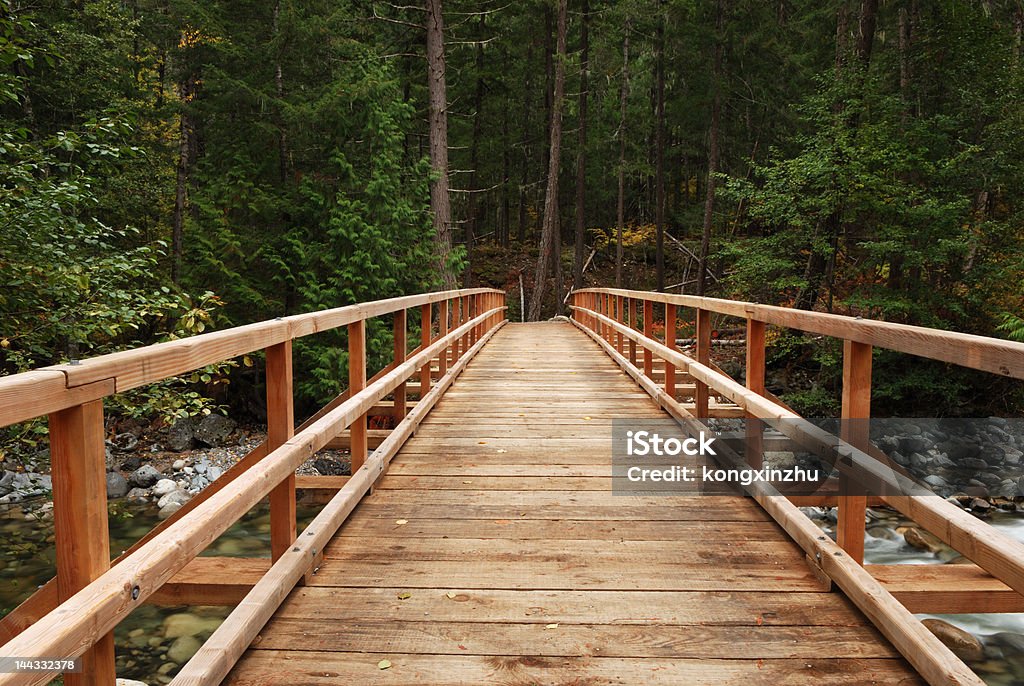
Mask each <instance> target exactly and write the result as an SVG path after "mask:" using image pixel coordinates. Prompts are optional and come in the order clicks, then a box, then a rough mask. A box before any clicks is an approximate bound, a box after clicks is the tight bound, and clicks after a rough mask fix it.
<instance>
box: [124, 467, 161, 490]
mask: <svg viewBox="0 0 1024 686" xmlns="http://www.w3.org/2000/svg"><path fill="white" fill-rule="evenodd" d="M162 476H163V474H161V473H160V472H158V471H157V470H156V468H154V467H152V466H151V465H148V464H147V465H143V466H141V467H139V468H138V469H136V470H135V471H134V472H132V476H131V478H130V479H128V481H129V482H131V483H132V484H133V485H135V486H138V487H139V488H149V487H150V486H152V485H153V484H155V483H156V482H157V481H159V480H160V478H161V477H162Z"/></svg>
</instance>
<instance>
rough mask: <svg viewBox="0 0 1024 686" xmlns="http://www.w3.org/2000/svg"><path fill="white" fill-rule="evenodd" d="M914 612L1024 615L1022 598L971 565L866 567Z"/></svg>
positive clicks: (1023, 600)
mask: <svg viewBox="0 0 1024 686" xmlns="http://www.w3.org/2000/svg"><path fill="white" fill-rule="evenodd" d="M865 569H867V570H868V571H869V572H870V573H871V575H872V576H874V577H875V578H876V579H878V580H879V581H880V582H882V585H884V586H885V588H886V589H887V590H888V591H889V592H890V593H892V594H893V596H895V598H896V599H897V600H899V601H900V602H901V603H903V605H905V606H906V608H907V609H908V610H910V611H911V612H914V613H929V614H961V613H977V612H1024V596H1022V595H1021V594H1019V593H1017V592H1016V591H1014V590H1013V589H1012V588H1010V587H1009V586H1007V585H1006V584H1004V583H1003V582H1001V581H999V580H998V579H996V578H995V577H993V576H992V575H991V574H989V573H988V572H986V571H985V570H983V569H981V568H980V567H978V566H977V565H972V564H955V565H950V564H946V565H922V564H915V565H867V567H865Z"/></svg>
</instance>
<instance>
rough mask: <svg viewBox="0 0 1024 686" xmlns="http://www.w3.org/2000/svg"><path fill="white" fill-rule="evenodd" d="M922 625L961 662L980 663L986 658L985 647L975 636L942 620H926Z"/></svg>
mask: <svg viewBox="0 0 1024 686" xmlns="http://www.w3.org/2000/svg"><path fill="white" fill-rule="evenodd" d="M921 623H922V624H924V625H925V626H926V627H927V628H928V631H930V632H932V633H933V634H935V637H936V638H937V639H939V640H940V641H942V643H943V644H944V645H945V646H946V647H947V648H949V649H950V650H952V651H953V654H954V655H956V656H957V657H958V658H960V659H961V660H964V661H965V662H978V661H979V660H981V659H982V658H984V657H985V647H984V646H983V645H982V644H981V641H979V640H978V639H977V637H975V636H974V635H973V634H971V633H968V632H966V631H964V630H963V629H961V628H959V627H956V626H953V625H952V624H950V623H949V622H944V621H943V620H941V619H925V620H922V622H921Z"/></svg>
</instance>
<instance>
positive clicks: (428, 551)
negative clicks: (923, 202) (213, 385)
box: [0, 289, 1024, 686]
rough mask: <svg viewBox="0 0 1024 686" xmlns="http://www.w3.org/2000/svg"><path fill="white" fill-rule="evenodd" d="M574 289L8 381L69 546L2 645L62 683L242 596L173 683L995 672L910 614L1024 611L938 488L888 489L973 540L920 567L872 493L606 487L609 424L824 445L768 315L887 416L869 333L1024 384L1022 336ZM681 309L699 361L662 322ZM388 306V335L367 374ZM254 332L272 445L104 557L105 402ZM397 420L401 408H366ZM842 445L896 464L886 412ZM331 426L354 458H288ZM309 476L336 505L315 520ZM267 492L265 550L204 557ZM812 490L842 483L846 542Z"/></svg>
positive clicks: (436, 299) (831, 499)
mask: <svg viewBox="0 0 1024 686" xmlns="http://www.w3.org/2000/svg"><path fill="white" fill-rule="evenodd" d="M410 310H411V311H414V312H415V311H416V310H418V314H419V319H420V326H419V330H420V332H421V338H420V340H419V342H418V345H416V346H411V345H410V343H411V341H409V340H408V331H409V328H410V327H409V321H408V319H409V317H408V314H407V313H408V311H410ZM572 310H573V317H572V320H571V321H553V322H545V323H538V324H511V323H507V322H505V321H504V294H503V293H501V292H500V291H493V290H488V289H474V290H465V291H451V292H443V293H432V294H425V295H417V296H410V297H405V298H398V299H393V300H385V301H378V302H373V303H366V304H362V305H357V306H353V307H345V308H339V309H337V310H330V311H325V312H317V313H310V314H305V315H298V316H293V317H286V318H282V319H279V320H274V321H269V322H263V323H260V324H254V325H250V326H245V327H239V328H236V329H230V330H226V331H222V332H216V333H211V334H206V335H202V336H197V337H194V338H190V339H186V340H182V341H175V342H172V343H165V344H160V345H156V346H151V347H149V348H143V349H138V350H133V351H128V352H124V353H117V354H114V355H108V356H104V357H99V358H95V359H91V360H83V361H80V362H76V363H72V364H68V365H61V366H56V367H50V368H46V369H40V370H37V371H33V372H28V373H26V374H20V375H17V376H12V377H6V378H4V379H0V425H9V424H13V423H16V422H21V421H25V420H27V419H31V418H34V417H37V416H41V415H49V422H50V434H51V442H52V444H51V452H52V458H53V483H54V512H55V527H56V547H57V576H56V578H55V580H54V581H52V582H51V583H49V584H47V585H45V586H43V587H42V588H41V589H40V590H39V591H38V592H37V593H36V594H35V595H33V596H32V597H31V598H29V599H28V600H26V601H25V602H24V603H23V604H22V605H21V606H20V607H19V608H17V609H15V610H14V611H13V612H11V613H10V614H8V615H7V616H6V617H5V618H3V619H2V620H0V657H4V656H7V657H13V656H17V657H22V658H28V659H54V658H69V657H80V658H81V663H82V665H83V671H82V672H81V673H78V674H71V673H68V674H65V677H64V680H65V683H67V684H71V685H72V686H76V685H78V684H112V683H113V680H114V676H115V661H114V646H113V638H112V630H113V628H114V627H115V626H116V625H117V624H118V623H119V622H120V621H122V620H123V619H124V618H125V617H126V616H127V615H128V614H129V613H131V612H132V611H133V610H134V609H135V608H137V607H138V606H139V605H141V604H142V603H146V602H151V603H162V604H197V605H198V604H224V605H233V606H235V609H234V610H233V612H232V613H231V615H230V616H229V617H228V618H227V620H226V621H225V622H224V623H223V624H222V625H221V626H220V628H219V629H217V631H216V632H214V634H213V635H212V636H211V637H210V638H209V640H208V641H207V642H206V643H205V644H204V645H203V647H202V648H201V649H200V651H199V652H198V653H197V654H196V655H195V657H193V658H192V660H191V661H190V662H188V663H187V664H186V665H184V666H183V668H182V669H181V671H180V672H179V673H178V674H177V675H176V676H175V677H174V680H173V681H172V684H175V685H186V684H188V685H192V684H216V683H222V682H223V683H228V684H238V685H239V686H241V685H243V684H254V685H255V684H260V685H261V686H263V685H266V684H271V683H283V684H293V683H296V682H299V683H310V684H313V683H324V684H327V683H331V684H333V683H339V682H340V683H356V684H374V683H382V684H414V683H415V684H439V685H440V684H487V683H500V684H582V683H586V684H613V683H614V684H630V683H636V684H735V683H741V682H750V683H765V684H804V683H823V684H839V683H842V684H867V683H873V684H890V683H892V684H896V683H899V684H910V683H930V684H981V683H983V682H982V681H981V679H979V678H978V677H977V676H976V675H975V674H974V672H972V671H971V670H970V668H969V667H968V666H966V665H965V664H964V663H963V662H961V661H960V660H959V659H958V658H957V657H956V656H955V655H954V654H953V653H952V652H950V650H949V649H948V648H946V647H945V646H944V645H943V644H942V643H941V642H939V641H938V639H936V638H935V637H934V636H933V635H932V634H931V633H930V632H929V631H928V630H927V629H926V628H925V627H924V626H923V625H922V624H921V623H920V622H919V621H918V620H917V619H916V618H915V616H914V614H913V613H915V612H917V613H919V612H967V611H972V612H1007V611H1021V610H1024V596H1022V595H1021V592H1022V591H1024V545H1022V544H1021V543H1019V542H1017V541H1015V540H1012V539H1010V538H1008V537H1006V536H1005V535H1002V534H1000V533H999V532H997V531H996V530H994V529H993V528H991V527H989V526H988V525H986V524H984V523H983V522H981V521H979V520H977V519H975V518H974V517H973V516H972V515H970V514H968V513H966V512H964V511H962V510H961V509H959V508H957V507H956V506H955V505H952V504H950V503H948V502H946V501H944V500H942V499H941V498H936V497H927V496H907V495H890V496H885V497H884V499H883V500H884V503H879V504H885V505H888V506H890V507H894V508H895V509H897V510H899V511H901V512H902V513H903V514H904V515H906V516H908V517H909V518H912V519H913V520H915V521H916V522H917V523H918V524H919V525H920V526H921V527H923V528H926V529H928V530H929V531H931V532H932V533H933V534H935V535H936V536H938V537H939V538H940V539H941V540H943V541H944V542H945V543H947V544H948V545H950V546H951V547H953V548H954V549H956V550H958V551H959V552H960V553H962V554H963V555H964V556H966V557H967V558H969V559H970V560H971V561H972V562H973V563H974V564H966V565H948V566H935V567H929V568H928V570H927V574H925V573H922V572H921V570H920V569H919V568H918V569H915V568H914V566H913V565H903V566H879V565H867V566H863V565H862V558H863V541H864V521H865V520H864V516H865V507H866V506H867V505H868V499H867V498H866V497H864V496H852V495H844V496H838V495H829V494H825V495H815V496H802V497H792V498H787V497H785V496H781V495H778V493H777V492H774V491H772V490H771V488H770V486H765V485H757V484H755V485H753V486H751V487H750V492H749V494H748V495H749V496H750V497H738V496H718V497H712V496H700V497H697V496H681V495H677V496H652V495H637V496H621V495H613V494H612V487H611V484H612V471H611V464H610V455H611V422H612V420H613V419H615V418H618V419H623V418H625V419H638V420H642V419H657V418H674V419H676V420H677V421H679V422H680V423H681V424H682V425H683V426H684V427H687V428H688V429H693V428H694V427H698V426H703V424H702V421H701V420H704V419H706V418H709V417H716V416H718V417H736V416H745V417H756V418H760V419H764V420H768V421H776V420H780V419H781V420H796V421H789V422H785V423H780V424H779V426H780V427H790V428H788V429H787V428H782V429H781V430H782V431H783V432H785V431H789V432H790V433H791V434H793V435H790V436H787V437H786V438H787V439H791V440H795V441H798V442H801V443H807V442H810V443H813V442H814V441H815V440H817V438H816V437H815V435H814V430H813V428H807V427H801V425H800V422H799V417H797V416H796V415H795V414H794V413H793V412H792V411H791V410H790V409H788V408H787V407H786V406H785V405H784V404H783V403H782V402H781V401H779V400H778V399H777V398H775V397H774V396H772V395H771V394H770V393H769V392H768V391H767V390H766V389H765V387H764V371H765V332H766V327H768V326H776V327H787V328H793V329H798V330H802V331H808V332H813V333H815V334H819V335H823V336H831V337H836V338H841V339H842V340H843V341H844V374H843V416H844V417H850V418H856V417H867V416H869V412H870V389H871V352H872V348H873V347H881V348H889V349H893V350H897V351H901V352H904V353H907V354H910V355H917V356H921V357H928V358H933V359H937V360H942V361H945V362H950V363H953V364H959V365H963V366H967V367H971V368H974V369H979V370H983V371H986V372H990V373H993V374H998V375H1002V376H1009V377H1013V378H1017V379H1022V378H1024V345H1019V344H1015V343H1008V342H1005V341H999V340H994V339H987V338H981V337H976V336H969V335H964V334H958V333H950V332H944V331H937V330H932V329H923V328H918V327H909V326H901V325H895V324H888V323H883V322H874V321H866V320H861V319H853V318H849V317H841V316H834V315H828V314H821V313H812V312H802V311H794V310H789V309H785V308H778V307H769V306H762V305H756V304H752V303H742V302H735V301H724V300H715V299H707V298H695V297H690V296H681V295H666V294H655V293H646V292H634V291H618V290H607V289H590V290H583V291H578V292H576V293H574V294H573V306H572ZM681 311H682V312H686V313H687V317H688V318H689V317H690V316H691V314H690V313H692V318H693V320H694V321H695V323H696V331H697V333H696V345H695V350H694V352H693V354H692V355H691V356H688V355H684V354H683V353H682V352H680V351H679V350H677V348H676V341H675V337H674V336H673V335H669V336H668V337H667V338H665V337H664V336H663V335H662V336H661V337H658V336H656V329H655V322H663V323H664V324H665V326H664V328H663V329H661V330H662V331H669V332H674V331H675V330H676V327H675V322H676V320H677V317H678V316H679V314H680V313H681ZM712 314H714V315H715V316H716V318H718V320H719V322H721V321H725V320H726V319H727V318H738V319H740V320H742V321H744V322H745V326H746V345H747V351H746V360H747V371H746V384H745V385H741V384H739V383H738V382H737V381H735V380H734V379H732V378H731V377H729V376H728V375H727V374H725V373H724V372H722V370H721V369H720V368H718V367H717V366H716V365H715V364H714V362H713V360H712V356H711V345H710V340H711V325H712ZM372 317H384V318H386V319H387V320H389V321H390V322H391V323H392V324H393V326H394V340H395V348H394V360H393V362H392V363H390V364H389V365H387V366H386V367H385V368H384V369H382V370H380V371H379V372H378V373H377V374H375V375H374V376H372V377H371V378H367V370H366V350H365V340H366V337H365V330H366V329H365V327H366V321H367V320H368V319H369V318H372ZM341 326H345V327H347V328H348V340H349V343H348V345H349V354H350V378H349V384H348V386H349V390H348V391H346V392H345V393H344V394H342V395H340V396H339V397H338V398H336V399H335V400H334V401H333V402H331V403H330V404H328V405H327V406H326V407H325V408H323V409H322V410H321V411H320V412H319V413H317V414H316V415H315V416H314V417H312V418H310V419H309V420H307V421H306V422H305V423H303V424H302V425H300V426H299V427H297V428H295V422H294V419H293V412H292V402H291V391H292V371H291V344H292V341H293V340H294V339H296V338H298V337H301V336H306V335H313V334H315V333H317V332H321V331H325V330H329V329H333V328H337V327H341ZM659 328H660V327H659ZM414 330H415V327H414ZM260 350H265V351H266V378H267V409H268V439H267V441H266V443H265V444H263V445H261V446H260V447H259V448H257V449H255V450H254V451H253V452H252V453H250V454H249V455H248V456H246V457H245V458H243V459H242V460H241V461H240V462H239V463H238V464H237V465H235V466H234V467H233V468H232V469H230V470H228V471H227V472H226V473H225V474H224V475H223V476H222V477H221V478H219V479H218V480H217V481H215V482H214V483H213V484H212V485H211V486H210V487H208V488H207V489H206V490H204V491H203V492H202V493H200V494H199V495H198V496H197V497H196V498H194V499H193V500H192V501H191V502H190V503H188V504H187V505H186V506H185V507H183V508H182V509H181V510H179V511H178V512H177V513H175V515H173V516H172V517H171V518H169V519H168V520H166V521H165V522H163V523H162V524H161V525H160V526H158V527H156V529H154V530H153V531H152V532H151V533H150V534H149V535H147V536H146V537H145V538H143V540H141V541H139V543H137V544H136V545H135V546H133V547H132V548H131V549H129V550H128V551H125V553H123V554H122V555H121V556H119V557H118V558H117V559H116V560H114V561H113V563H111V562H110V553H109V542H108V537H107V528H106V518H107V509H106V508H107V504H106V501H105V497H104V493H105V488H104V475H105V463H104V444H103V439H104V424H103V410H102V402H103V398H104V397H107V396H109V395H112V394H114V393H118V392H123V391H125V390H129V389H131V388H136V387H139V386H142V385H145V384H148V383H154V382H157V381H160V380H162V379H165V378H168V377H170V376H175V375H178V374H182V373H185V372H187V371H189V370H193V369H197V368H201V367H203V366H205V365H208V364H211V363H214V362H218V361H222V360H226V359H230V358H233V357H236V356H239V355H243V354H249V353H253V352H256V351H260ZM381 415H386V416H390V417H392V418H393V423H394V425H395V426H394V428H393V429H392V430H390V431H386V432H380V431H379V430H372V429H370V428H369V426H370V424H369V423H368V418H370V417H374V416H381ZM793 427H796V428H793ZM843 439H844V441H845V443H844V445H845V448H846V453H845V457H846V459H847V461H848V463H849V465H850V466H851V467H857V468H859V469H860V470H862V471H863V472H864V473H869V474H875V473H877V474H880V475H881V474H884V472H885V471H886V470H887V469H888V470H889V473H890V474H891V473H892V469H891V465H888V464H887V463H886V458H885V456H884V455H882V454H880V453H879V452H878V451H877V450H875V449H874V448H873V447H872V446H871V445H870V443H869V442H868V441H867V439H866V436H864V435H859V432H857V431H855V430H849V431H847V432H846V435H844V436H843ZM758 440H762V439H760V438H755V437H751V440H750V441H748V446H751V445H752V446H753V448H748V452H747V454H745V455H744V458H745V459H746V460H749V462H750V463H753V464H757V463H758V460H759V459H760V455H759V454H758V450H756V448H757V446H758ZM339 444H344V445H346V446H348V447H350V449H351V451H352V461H353V476H352V477H343V478H338V477H296V476H295V474H294V472H295V469H296V467H298V466H299V465H300V464H302V463H303V462H304V461H305V460H306V459H308V458H309V457H311V456H312V455H313V454H315V453H316V452H317V451H318V450H320V449H322V448H324V447H325V446H328V445H339ZM371 446H375V449H373V450H371V449H370V447H371ZM844 478H847V477H846V472H844V476H843V477H841V479H844ZM880 478H881V477H880ZM890 478H891V477H890ZM297 493H298V494H300V495H301V494H305V497H307V498H310V499H312V500H315V501H317V502H321V503H324V505H323V508H322V509H321V510H320V512H319V514H318V515H317V516H316V517H315V518H314V520H313V521H312V522H311V523H310V524H309V525H308V527H307V528H306V529H305V530H304V531H301V532H298V531H297V530H296V523H295V522H296V520H295V507H296V506H295V503H296V498H297ZM268 497H269V499H270V504H271V517H272V524H271V545H270V549H269V550H268V551H267V552H268V557H266V558H255V559H245V558H241V559H238V558H234V559H232V558H217V557H198V555H199V553H201V552H202V551H203V550H204V549H205V548H206V547H207V546H209V545H210V544H211V543H212V542H213V541H215V540H216V539H217V537H218V536H220V535H221V534H222V533H223V532H224V531H225V530H226V529H227V528H228V527H230V526H231V525H232V524H233V523H234V522H235V521H237V520H238V518H239V517H241V516H242V515H244V514H245V513H246V512H248V511H249V510H250V509H251V508H252V507H254V506H255V505H257V504H258V503H259V502H260V501H261V500H262V499H264V498H268ZM809 504H814V505H836V506H838V508H839V510H838V511H839V526H838V541H837V542H833V541H832V540H831V539H830V538H828V537H827V536H825V535H823V533H822V532H821V530H820V529H819V528H818V527H817V526H816V525H815V524H814V523H813V522H811V521H810V520H809V519H808V518H807V517H806V516H805V515H804V514H803V513H802V512H801V511H800V510H799V509H798V506H799V505H809ZM52 676H53V674H52V673H47V672H45V671H43V672H34V673H30V672H11V673H3V674H0V685H7V684H12V685H13V684H38V683H45V682H46V681H47V680H49V679H50V678H51V677H52Z"/></svg>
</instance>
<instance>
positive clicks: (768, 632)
mask: <svg viewBox="0 0 1024 686" xmlns="http://www.w3.org/2000/svg"><path fill="white" fill-rule="evenodd" d="M515 620H516V621H515V622H512V621H505V622H496V623H493V624H481V623H480V622H453V621H450V620H445V621H443V622H424V621H416V620H414V621H403V620H385V621H376V622H374V621H366V620H355V621H350V622H345V623H344V624H340V623H339V624H330V625H325V624H323V623H311V622H308V621H307V620H306V619H275V620H273V621H271V623H270V624H269V625H268V626H267V629H266V631H265V632H264V633H263V635H262V636H261V637H260V638H258V639H257V641H256V643H255V645H254V647H255V648H256V649H257V650H311V651H317V652H320V653H332V652H373V651H375V650H380V649H381V647H382V644H384V645H387V647H388V648H389V652H391V653H398V654H401V655H403V656H404V655H466V654H469V655H493V656H506V655H531V656H543V657H579V656H583V655H588V656H597V657H601V658H615V657H633V658H669V659H681V658H691V659H699V660H730V659H731V660H742V659H749V657H750V656H751V655H757V656H758V658H759V659H762V660H778V659H785V658H813V659H836V658H895V657H898V656H899V653H897V652H896V651H895V650H894V649H893V648H892V646H890V645H889V644H888V643H886V642H884V641H882V640H879V639H880V637H879V635H878V632H876V631H875V630H874V628H873V627H866V626H853V627H835V628H834V629H833V630H832V631H827V632H824V631H822V630H821V627H817V626H810V627H804V626H799V627H797V626H770V627H763V626H762V627H746V626H743V627H737V626H729V627H721V626H701V627H700V629H699V630H695V628H694V627H692V626H672V625H658V624H652V625H649V626H638V625H632V626H624V625H601V624H566V625H564V626H563V625H562V624H561V623H559V625H558V627H557V628H555V629H553V630H552V629H547V628H546V627H545V626H542V625H538V624H523V623H518V617H516V618H515Z"/></svg>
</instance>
